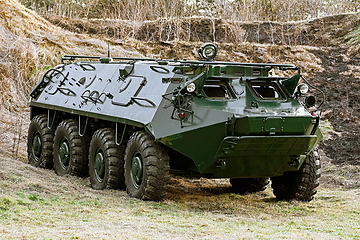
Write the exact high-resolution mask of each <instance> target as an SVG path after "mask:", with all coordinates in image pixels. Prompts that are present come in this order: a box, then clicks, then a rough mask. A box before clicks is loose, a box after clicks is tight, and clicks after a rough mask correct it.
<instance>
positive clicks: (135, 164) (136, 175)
mask: <svg viewBox="0 0 360 240" xmlns="http://www.w3.org/2000/svg"><path fill="white" fill-rule="evenodd" d="M142 176H143V164H142V157H141V154H140V153H139V152H136V153H135V154H134V155H133V157H132V159H131V179H132V182H133V184H134V187H135V188H136V189H139V188H140V185H141V182H142Z"/></svg>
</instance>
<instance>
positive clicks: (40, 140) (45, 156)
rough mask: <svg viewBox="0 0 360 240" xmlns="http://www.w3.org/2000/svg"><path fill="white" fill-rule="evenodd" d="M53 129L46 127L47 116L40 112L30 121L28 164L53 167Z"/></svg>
mask: <svg viewBox="0 0 360 240" xmlns="http://www.w3.org/2000/svg"><path fill="white" fill-rule="evenodd" d="M53 138H54V135H53V131H52V129H50V128H48V127H47V116H46V115H45V114H40V115H37V116H35V117H33V119H32V120H31V122H30V125H29V131H28V139H27V141H28V142H27V147H28V161H29V164H30V165H32V166H35V167H39V166H41V167H45V168H52V167H53Z"/></svg>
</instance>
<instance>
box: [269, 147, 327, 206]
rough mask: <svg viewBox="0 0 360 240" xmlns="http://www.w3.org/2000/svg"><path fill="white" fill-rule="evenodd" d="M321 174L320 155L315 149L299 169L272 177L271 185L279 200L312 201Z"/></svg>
mask: <svg viewBox="0 0 360 240" xmlns="http://www.w3.org/2000/svg"><path fill="white" fill-rule="evenodd" d="M320 176H321V174H320V157H319V155H318V153H317V150H316V149H314V150H313V151H311V153H310V154H309V155H308V156H306V158H305V161H304V162H303V164H302V165H301V167H300V169H299V170H298V171H296V172H285V173H284V174H283V175H282V176H280V177H273V178H271V181H272V184H271V186H272V188H273V191H274V194H275V196H276V198H277V199H279V200H292V199H294V200H300V201H311V200H312V199H313V198H314V195H315V194H316V192H317V191H316V188H317V187H318V186H319V178H320Z"/></svg>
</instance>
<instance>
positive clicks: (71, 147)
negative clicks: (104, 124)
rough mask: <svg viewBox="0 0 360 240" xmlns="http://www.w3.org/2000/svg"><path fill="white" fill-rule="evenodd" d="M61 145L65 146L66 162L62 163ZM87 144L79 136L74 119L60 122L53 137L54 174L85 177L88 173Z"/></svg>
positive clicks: (84, 139) (83, 138)
mask: <svg viewBox="0 0 360 240" xmlns="http://www.w3.org/2000/svg"><path fill="white" fill-rule="evenodd" d="M62 145H67V148H68V149H67V152H68V157H67V158H68V162H67V163H65V164H64V163H62V161H61V159H60V157H61V149H60V147H61V146H62ZM88 147H89V146H88V144H87V141H86V138H85V137H81V136H80V135H79V127H78V122H77V121H76V120H74V119H66V120H64V121H62V122H61V123H60V124H59V125H58V126H57V128H56V131H55V136H54V168H55V172H56V174H58V175H60V176H63V175H66V174H69V175H75V176H86V175H87V173H88Z"/></svg>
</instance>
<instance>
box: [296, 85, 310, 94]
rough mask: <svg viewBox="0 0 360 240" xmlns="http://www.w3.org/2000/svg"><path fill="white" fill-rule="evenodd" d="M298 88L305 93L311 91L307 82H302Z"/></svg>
mask: <svg viewBox="0 0 360 240" xmlns="http://www.w3.org/2000/svg"><path fill="white" fill-rule="evenodd" d="M298 90H299V92H300V93H301V94H305V93H307V92H308V91H309V87H308V85H306V84H305V83H301V84H300V85H299V86H298Z"/></svg>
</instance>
